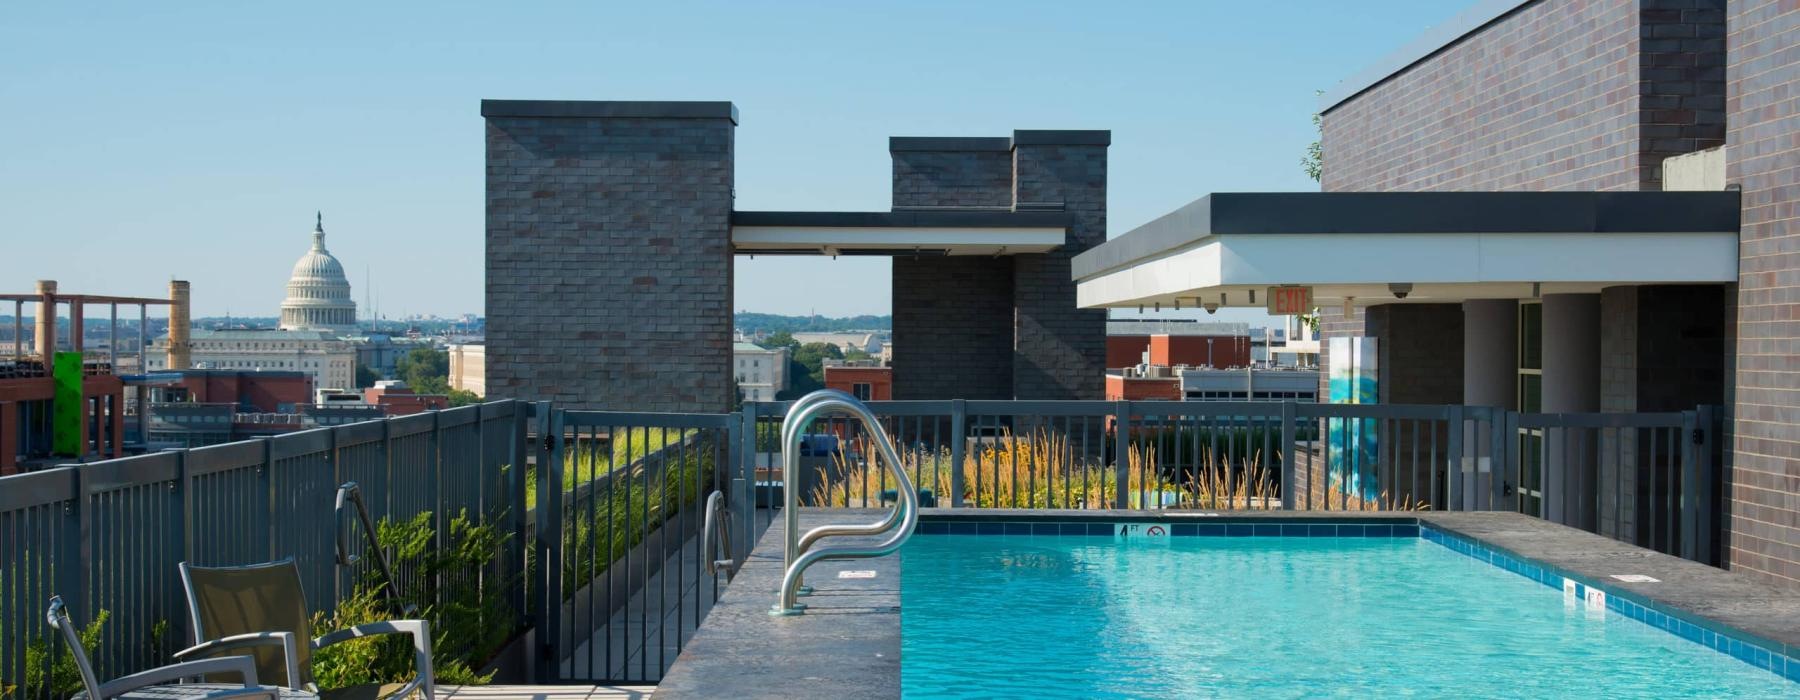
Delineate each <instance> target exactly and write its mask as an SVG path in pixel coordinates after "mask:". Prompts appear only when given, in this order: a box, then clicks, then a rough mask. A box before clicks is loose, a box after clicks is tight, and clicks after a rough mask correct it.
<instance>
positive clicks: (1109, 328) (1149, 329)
mask: <svg viewBox="0 0 1800 700" xmlns="http://www.w3.org/2000/svg"><path fill="white" fill-rule="evenodd" d="M1106 334H1107V335H1250V324H1248V323H1239V322H1234V321H1119V320H1114V321H1107V322H1106Z"/></svg>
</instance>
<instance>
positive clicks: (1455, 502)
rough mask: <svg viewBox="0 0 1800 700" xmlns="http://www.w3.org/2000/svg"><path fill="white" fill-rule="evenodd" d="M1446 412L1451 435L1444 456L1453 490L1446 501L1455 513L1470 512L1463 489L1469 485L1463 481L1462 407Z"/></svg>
mask: <svg viewBox="0 0 1800 700" xmlns="http://www.w3.org/2000/svg"><path fill="white" fill-rule="evenodd" d="M1445 412H1447V414H1449V416H1447V421H1449V435H1445V448H1444V455H1445V457H1449V489H1451V497H1449V498H1445V500H1449V502H1451V509H1453V511H1469V509H1471V507H1469V498H1467V497H1469V495H1467V493H1463V489H1465V488H1467V484H1465V480H1463V473H1462V459H1463V453H1462V448H1463V444H1462V437H1463V434H1462V432H1463V414H1462V407H1460V405H1454V407H1447V410H1445Z"/></svg>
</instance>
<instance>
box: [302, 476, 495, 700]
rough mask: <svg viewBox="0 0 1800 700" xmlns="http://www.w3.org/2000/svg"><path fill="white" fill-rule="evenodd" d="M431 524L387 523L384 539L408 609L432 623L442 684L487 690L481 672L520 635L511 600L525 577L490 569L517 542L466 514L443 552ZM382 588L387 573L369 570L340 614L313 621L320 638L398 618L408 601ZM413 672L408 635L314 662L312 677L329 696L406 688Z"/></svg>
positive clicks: (322, 653)
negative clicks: (368, 687)
mask: <svg viewBox="0 0 1800 700" xmlns="http://www.w3.org/2000/svg"><path fill="white" fill-rule="evenodd" d="M432 520H433V518H432V513H431V512H429V511H427V512H423V513H419V514H418V515H416V516H413V517H412V518H411V519H410V520H406V521H404V522H399V523H395V522H392V521H390V520H386V519H384V520H382V522H381V524H380V526H379V527H378V530H379V533H378V537H377V538H378V540H379V541H380V543H381V548H382V549H383V550H385V551H388V552H389V553H390V554H391V556H392V559H391V564H392V566H393V569H394V571H395V572H396V578H398V579H399V580H398V581H397V582H396V584H397V586H398V588H399V590H400V596H401V599H402V601H404V602H409V603H413V604H416V605H419V606H420V610H419V611H418V616H419V617H421V618H423V619H425V620H428V621H430V622H431V647H432V665H433V667H434V670H435V671H436V676H437V681H438V682H439V683H447V684H456V685H480V684H484V683H487V682H488V681H489V680H490V679H491V678H492V675H493V674H486V675H483V674H479V673H476V672H475V671H474V668H476V667H478V666H479V665H481V663H483V662H484V661H486V660H487V659H488V658H490V657H491V656H492V655H493V654H494V652H496V651H498V650H499V648H500V647H501V646H503V645H505V643H506V642H507V640H508V639H510V638H511V637H512V635H513V634H514V633H515V632H516V631H517V624H516V623H517V620H518V615H517V614H516V611H514V610H512V609H511V606H510V604H509V603H508V599H507V594H508V592H509V591H511V590H512V589H513V588H514V587H516V586H518V585H520V583H521V580H522V574H519V573H514V574H510V575H502V574H497V573H495V572H494V570H493V567H492V566H490V564H491V563H492V559H493V556H494V553H495V552H498V551H500V548H501V546H502V545H503V544H504V543H505V541H506V539H507V538H508V537H510V535H509V534H508V533H505V532H503V531H501V530H500V529H499V528H498V527H496V526H495V525H493V524H488V523H481V522H477V521H476V520H474V519H472V518H470V517H469V514H468V512H467V511H462V512H459V513H458V514H457V515H456V516H454V517H452V518H450V521H449V522H448V523H447V525H448V528H447V530H446V532H445V533H444V538H443V542H442V544H441V546H440V543H439V542H438V537H437V532H436V530H435V528H433V526H432ZM504 520H505V519H504V518H497V519H495V522H504ZM383 583H384V582H383V581H382V579H381V574H380V571H379V570H378V569H377V568H376V567H369V570H368V571H367V572H365V573H364V575H363V576H362V578H361V580H360V581H358V582H357V585H356V586H355V588H354V589H353V590H352V592H351V594H350V595H349V596H348V597H346V598H345V599H343V600H342V601H340V602H339V604H338V606H337V608H336V609H335V610H332V611H331V612H330V613H329V614H325V613H320V614H318V615H316V616H314V618H313V630H314V633H315V634H325V633H328V632H332V631H335V630H340V629H345V628H348V627H352V626H355V625H359V624H364V623H369V622H379V621H382V620H391V619H394V618H395V617H397V616H398V609H399V607H400V602H401V601H392V600H389V599H388V598H387V597H386V591H385V588H384V585H383ZM412 669H413V655H412V646H411V644H410V641H409V640H408V639H407V638H406V637H405V636H403V635H382V636H376V637H368V638H364V639H355V640H351V641H347V642H343V643H340V644H334V645H331V646H329V647H325V648H324V649H320V650H319V651H318V652H317V653H316V654H314V655H313V676H314V678H315V680H317V682H318V683H319V685H320V687H324V688H343V687H348V686H353V685H361V684H365V683H397V682H402V681H405V680H406V679H408V678H409V677H411V675H412Z"/></svg>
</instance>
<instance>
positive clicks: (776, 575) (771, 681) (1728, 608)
mask: <svg viewBox="0 0 1800 700" xmlns="http://www.w3.org/2000/svg"><path fill="white" fill-rule="evenodd" d="M882 514H883V511H882V510H879V509H813V508H808V509H803V510H802V512H801V520H800V522H801V525H802V527H803V528H807V529H810V528H813V527H817V526H820V525H827V524H832V525H836V524H852V523H868V522H873V521H875V520H878V519H880V518H881V517H882ZM959 522H962V523H977V522H1007V523H1046V522H1055V523H1113V522H1136V523H1148V522H1160V523H1170V524H1184V525H1196V526H1198V525H1202V524H1206V523H1226V524H1230V523H1249V524H1252V525H1254V524H1258V523H1261V524H1264V525H1269V524H1274V523H1295V522H1299V523H1304V524H1306V525H1308V526H1313V525H1319V526H1324V525H1351V526H1374V525H1400V526H1407V525H1416V526H1425V527H1429V528H1434V529H1436V530H1438V531H1440V532H1443V533H1448V534H1450V535H1452V536H1455V537H1459V538H1463V539H1465V540H1467V541H1469V542H1472V543H1474V544H1476V545H1479V546H1480V547H1485V548H1486V549H1489V550H1493V551H1496V552H1500V553H1503V554H1509V555H1511V556H1513V557H1516V558H1518V559H1522V560H1526V561H1527V562H1528V563H1532V564H1537V565H1538V566H1540V567H1543V568H1545V569H1548V570H1549V571H1551V572H1555V573H1557V574H1559V575H1563V576H1567V577H1569V578H1572V579H1577V580H1580V581H1582V582H1583V583H1584V584H1585V585H1586V586H1587V587H1590V588H1597V589H1600V590H1602V591H1605V592H1606V593H1607V594H1608V595H1609V596H1618V597H1619V598H1620V599H1621V600H1627V601H1635V602H1636V603H1637V604H1639V605H1641V606H1643V608H1644V609H1650V610H1657V611H1661V612H1662V613H1664V614H1665V615H1667V616H1668V617H1669V618H1679V619H1683V620H1688V621H1691V622H1693V623H1694V624H1695V625H1700V626H1704V627H1707V628H1709V629H1714V630H1718V631H1720V632H1721V636H1723V635H1722V633H1723V632H1724V631H1727V630H1729V631H1731V632H1732V634H1733V636H1734V637H1740V636H1741V637H1747V638H1752V639H1755V640H1760V643H1762V644H1763V645H1764V646H1766V647H1768V648H1770V649H1772V650H1773V651H1775V652H1779V653H1785V654H1786V655H1787V656H1788V657H1790V658H1800V591H1792V590H1787V589H1782V588H1778V587H1775V586H1772V585H1769V584H1765V583H1761V582H1759V581H1755V580H1752V579H1750V578H1748V577H1744V576H1740V575H1737V574H1733V573H1731V572H1728V571H1725V570H1722V569H1716V568H1713V567H1710V566H1706V565H1704V564H1698V563H1695V562H1690V561H1687V560H1685V559H1681V558H1678V557H1672V556H1668V555H1665V554H1660V553H1657V552H1653V551H1650V550H1646V549H1643V548H1640V547H1635V546H1632V545H1628V544H1624V543H1621V542H1616V541H1614V540H1611V539H1608V538H1605V537H1602V536H1599V535H1595V534H1592V533H1588V532H1583V531H1581V530H1576V529H1574V528H1570V527H1566V526H1563V525H1558V524H1555V523H1551V522H1548V521H1545V520H1539V519H1537V518H1533V517H1530V516H1525V515H1519V514H1515V513H1427V512H1420V513H1395V512H1342V511H1268V512H1242V511H1217V512H1214V511H1171V512H1146V511H1094V510H1031V511H1023V510H1012V509H983V508H957V509H947V508H927V509H924V510H922V511H921V524H926V523H959ZM1171 529H1173V528H1171ZM1265 529H1266V528H1265ZM782 537H783V530H782V523H781V521H780V520H776V521H775V522H774V523H773V524H772V525H771V526H770V527H769V530H768V531H767V532H766V533H765V534H764V535H763V537H762V539H761V540H760V541H759V542H758V543H757V546H756V547H755V549H754V550H753V551H752V552H751V554H750V557H749V559H748V560H747V561H746V562H745V564H744V566H743V567H742V568H741V569H740V570H739V572H738V575H737V578H736V579H735V580H733V581H732V583H731V585H730V587H729V588H728V589H727V590H726V592H725V594H724V596H723V597H722V598H720V600H719V602H718V603H717V604H716V605H715V607H714V608H713V610H712V613H711V614H710V615H709V616H708V617H707V619H706V622H705V623H704V624H702V625H701V627H700V629H699V631H698V632H697V633H696V635H695V637H694V640H693V642H692V643H691V644H690V645H689V646H688V648H687V650H686V651H684V652H683V653H682V654H681V656H680V657H679V658H678V659H676V661H675V664H674V666H673V667H672V668H671V669H670V670H669V673H668V674H667V675H666V676H665V677H664V679H663V681H662V683H661V684H660V685H659V686H658V688H657V691H656V697H657V698H658V699H659V700H662V699H663V698H733V699H734V700H742V699H745V698H794V699H799V700H807V699H812V698H820V699H823V698H844V697H858V698H898V697H900V634H901V627H900V585H899V584H900V566H901V563H902V560H901V557H895V556H889V557H881V558H877V559H861V560H853V561H826V562H821V563H819V564H817V565H815V566H813V567H812V569H810V570H809V571H808V572H807V573H808V576H807V580H808V581H809V582H811V583H812V584H813V585H815V586H816V587H817V588H818V589H819V591H818V593H816V594H814V595H812V596H807V597H804V598H801V601H802V602H804V603H806V604H807V605H808V609H807V612H806V614H804V615H798V616H791V617H777V616H771V615H770V614H769V609H770V607H772V606H773V604H774V603H775V598H776V592H777V588H778V587H779V585H780V580H781V574H782V566H781V564H782V563H781V545H782ZM871 541H872V540H871ZM852 570H854V571H862V572H866V571H874V572H875V576H874V577H872V578H842V579H840V578H838V577H837V575H838V572H841V571H852ZM1503 573H1504V571H1503ZM1630 574H1636V575H1641V576H1649V577H1651V578H1654V579H1657V582H1655V583H1627V582H1624V581H1620V580H1618V579H1614V578H1612V577H1613V576H1614V575H1630ZM1613 607H1614V609H1615V610H1619V611H1620V612H1621V613H1622V614H1632V613H1630V612H1627V611H1626V610H1624V609H1621V608H1619V607H1617V606H1616V605H1615V606H1613ZM1632 616H1633V617H1637V615H1635V614H1633V615H1632ZM1665 628H1667V627H1665ZM1746 660H1747V661H1748V660H1750V659H1746ZM1774 662H1775V663H1780V660H1779V659H1776V660H1774ZM1753 663H1754V662H1753ZM1759 665H1763V667H1764V668H1769V666H1768V665H1766V663H1765V664H1759ZM1771 670H1774V671H1775V672H1776V673H1782V669H1780V668H1774V669H1771ZM1794 673H1800V669H1794ZM1789 675H1790V677H1793V675H1794V674H1789Z"/></svg>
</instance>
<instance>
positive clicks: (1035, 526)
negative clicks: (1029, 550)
mask: <svg viewBox="0 0 1800 700" xmlns="http://www.w3.org/2000/svg"><path fill="white" fill-rule="evenodd" d="M1061 532H1062V526H1061V525H1057V524H1056V523H1032V524H1031V534H1032V536H1034V537H1055V536H1057V535H1058V534H1061Z"/></svg>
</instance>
